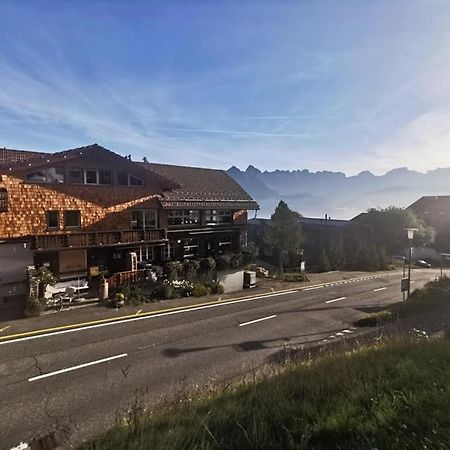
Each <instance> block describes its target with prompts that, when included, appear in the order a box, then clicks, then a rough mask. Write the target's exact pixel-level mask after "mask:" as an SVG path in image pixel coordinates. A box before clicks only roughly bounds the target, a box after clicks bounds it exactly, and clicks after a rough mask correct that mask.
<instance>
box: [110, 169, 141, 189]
mask: <svg viewBox="0 0 450 450" xmlns="http://www.w3.org/2000/svg"><path fill="white" fill-rule="evenodd" d="M117 184H118V185H119V186H143V185H144V182H143V181H142V180H141V179H140V178H138V177H135V176H134V175H131V174H129V173H126V172H117Z"/></svg>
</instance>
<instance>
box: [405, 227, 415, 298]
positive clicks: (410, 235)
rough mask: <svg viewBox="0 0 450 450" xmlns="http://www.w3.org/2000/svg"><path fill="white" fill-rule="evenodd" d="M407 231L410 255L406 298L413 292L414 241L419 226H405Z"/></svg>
mask: <svg viewBox="0 0 450 450" xmlns="http://www.w3.org/2000/svg"><path fill="white" fill-rule="evenodd" d="M405 231H406V233H407V235H408V241H409V257H408V296H407V297H406V298H409V295H410V293H411V258H412V241H413V239H414V232H415V231H418V229H417V228H405Z"/></svg>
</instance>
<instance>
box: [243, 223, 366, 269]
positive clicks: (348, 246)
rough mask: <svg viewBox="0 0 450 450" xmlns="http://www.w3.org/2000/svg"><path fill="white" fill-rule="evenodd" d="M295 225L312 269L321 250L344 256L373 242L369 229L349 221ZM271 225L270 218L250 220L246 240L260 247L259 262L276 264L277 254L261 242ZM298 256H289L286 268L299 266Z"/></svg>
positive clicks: (306, 258) (304, 254) (305, 256)
mask: <svg viewBox="0 0 450 450" xmlns="http://www.w3.org/2000/svg"><path fill="white" fill-rule="evenodd" d="M298 222H299V224H300V226H301V230H302V234H303V239H304V242H303V255H302V257H303V259H304V260H305V261H306V263H307V265H308V267H309V268H310V269H311V268H312V269H314V268H315V266H316V265H317V263H318V260H319V256H320V253H321V251H322V249H325V250H327V251H329V250H330V249H336V248H339V249H341V250H342V252H344V253H345V254H351V252H352V251H354V249H355V248H356V247H357V245H358V243H359V242H365V243H368V242H371V241H372V229H371V227H369V226H367V225H363V224H359V223H356V222H353V221H351V220H339V219H331V218H330V217H328V216H327V215H325V217H324V218H313V217H300V218H299V219H298ZM269 225H270V219H259V218H258V219H251V220H249V222H248V226H249V227H248V235H249V239H250V240H252V241H253V242H255V244H256V245H258V247H259V256H260V258H261V259H263V260H264V259H265V260H266V261H268V262H270V263H272V264H275V265H276V264H277V261H278V253H277V250H276V249H273V248H271V247H270V246H269V245H268V244H267V243H266V242H265V241H264V234H265V229H266V227H268V226H269ZM299 262H300V257H299V255H298V254H295V253H293V254H290V255H288V257H287V260H286V261H285V266H286V267H297V266H299Z"/></svg>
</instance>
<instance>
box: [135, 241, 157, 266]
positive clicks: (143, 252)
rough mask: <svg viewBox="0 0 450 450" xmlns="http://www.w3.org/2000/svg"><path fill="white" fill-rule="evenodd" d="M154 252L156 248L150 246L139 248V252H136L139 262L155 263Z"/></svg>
mask: <svg viewBox="0 0 450 450" xmlns="http://www.w3.org/2000/svg"><path fill="white" fill-rule="evenodd" d="M154 250H155V249H154V247H150V246H148V245H146V246H144V247H139V250H138V251H137V252H136V253H137V258H138V261H139V262H142V261H153V260H154V259H155V253H154Z"/></svg>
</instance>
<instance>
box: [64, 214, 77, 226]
mask: <svg viewBox="0 0 450 450" xmlns="http://www.w3.org/2000/svg"><path fill="white" fill-rule="evenodd" d="M64 226H65V227H66V228H80V227H81V213H80V211H64Z"/></svg>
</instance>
